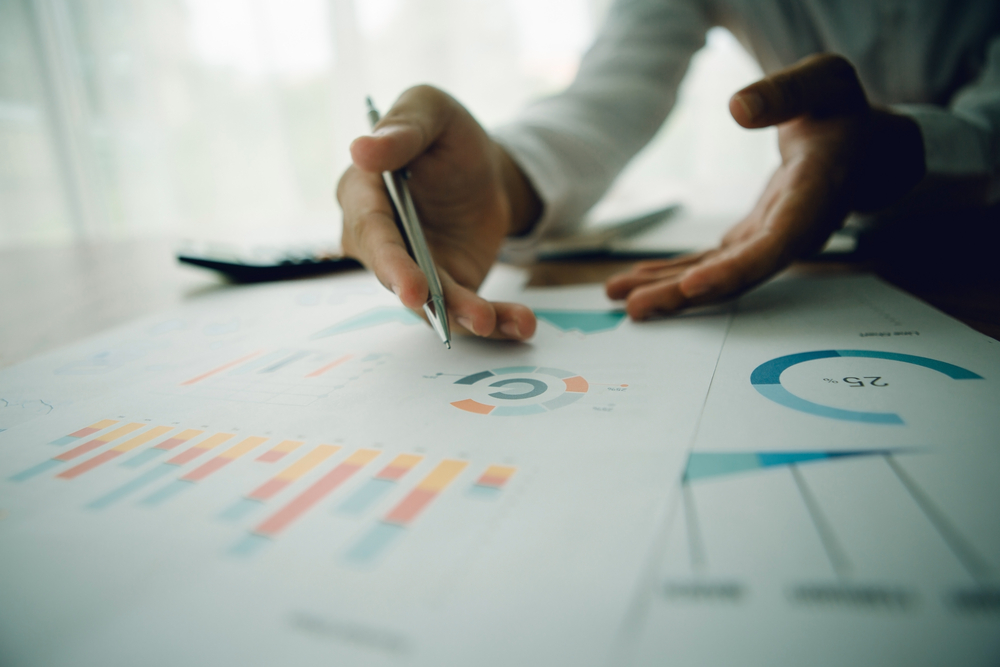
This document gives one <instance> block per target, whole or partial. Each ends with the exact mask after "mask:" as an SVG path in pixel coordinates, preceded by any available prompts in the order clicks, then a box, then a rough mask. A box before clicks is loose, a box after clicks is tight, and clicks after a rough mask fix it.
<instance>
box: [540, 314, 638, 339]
mask: <svg viewBox="0 0 1000 667" xmlns="http://www.w3.org/2000/svg"><path fill="white" fill-rule="evenodd" d="M535 316H536V317H537V318H538V319H540V320H542V321H543V322H547V323H548V324H551V325H552V326H554V327H555V328H556V329H559V330H560V331H566V332H570V331H578V332H580V333H582V334H595V333H600V332H602V331H610V330H611V329H615V328H617V327H618V325H619V324H621V323H622V320H624V319H625V311H624V310H554V309H538V310H536V311H535Z"/></svg>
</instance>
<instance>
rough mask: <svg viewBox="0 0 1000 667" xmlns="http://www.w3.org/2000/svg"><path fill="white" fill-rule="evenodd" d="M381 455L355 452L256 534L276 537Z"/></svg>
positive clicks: (258, 528)
mask: <svg viewBox="0 0 1000 667" xmlns="http://www.w3.org/2000/svg"><path fill="white" fill-rule="evenodd" d="M379 454H381V452H380V451H378V450H377V449H359V450H358V451H356V452H354V453H353V454H351V455H350V456H349V457H347V459H346V460H345V461H344V462H343V463H341V464H340V465H338V466H337V467H335V468H334V469H333V470H331V471H330V472H328V473H326V474H325V475H323V476H322V477H320V478H319V479H318V480H316V482H314V483H313V485H312V486H310V487H309V488H307V489H306V490H305V491H303V492H302V493H300V494H299V495H298V496H296V497H295V498H293V499H292V500H291V501H290V502H289V503H288V504H287V505H285V506H284V507H282V508H281V509H280V510H278V511H277V512H275V513H274V514H272V515H271V516H270V517H269V518H268V519H266V520H265V521H264V522H263V523H261V524H260V525H259V526H257V528H256V529H255V530H254V532H255V533H257V534H258V535H264V536H265V537H274V536H275V535H277V534H278V533H279V532H281V531H282V530H284V529H285V528H287V527H288V525H289V524H291V523H292V522H293V521H295V520H296V519H298V518H299V517H300V516H302V515H303V514H305V513H306V512H307V511H308V510H309V509H310V508H312V507H313V505H315V504H316V503H318V502H319V501H321V500H323V498H325V497H326V496H327V495H328V494H329V493H330V492H332V491H333V490H334V489H336V488H337V487H338V486H340V485H341V484H343V483H344V482H346V481H347V480H348V479H350V478H351V476H352V475H354V473H356V472H357V471H359V470H361V468H363V467H364V466H365V465H367V464H368V463H369V462H370V461H372V460H373V459H374V458H375V457H377V456H378V455H379Z"/></svg>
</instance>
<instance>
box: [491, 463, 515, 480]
mask: <svg viewBox="0 0 1000 667" xmlns="http://www.w3.org/2000/svg"><path fill="white" fill-rule="evenodd" d="M515 472H517V468H515V467H514V466H497V465H492V466H490V467H489V468H487V469H486V472H484V473H483V477H500V478H501V479H510V476H511V475H513V474H514V473H515Z"/></svg>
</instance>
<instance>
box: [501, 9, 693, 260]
mask: <svg viewBox="0 0 1000 667" xmlns="http://www.w3.org/2000/svg"><path fill="white" fill-rule="evenodd" d="M709 27H710V23H709V21H708V18H707V17H706V16H705V14H704V12H703V10H702V8H701V7H700V6H699V4H698V3H697V2H695V1H694V0H668V1H664V0H618V2H616V3H615V5H614V6H613V7H612V9H611V11H610V13H609V16H608V18H607V20H606V22H605V24H604V26H603V27H602V29H601V31H600V34H599V35H598V37H597V40H596V41H595V42H594V44H593V46H591V47H590V50H589V51H588V52H587V54H586V55H585V56H584V58H583V60H582V62H581V64H580V70H579V72H578V73H577V76H576V78H575V80H574V81H573V83H572V84H571V85H570V86H569V88H567V89H566V90H565V91H564V92H562V93H560V94H558V95H555V96H553V97H549V98H546V99H543V100H540V101H538V102H536V103H534V104H532V105H531V106H529V107H528V108H527V109H526V110H525V111H524V112H523V113H522V114H521V115H520V116H519V117H518V118H517V120H516V121H514V122H513V123H511V124H509V125H505V126H503V127H500V128H498V129H496V130H495V131H494V132H493V137H494V139H496V140H497V141H498V142H499V143H500V144H501V145H502V146H503V147H504V148H505V149H506V150H507V152H508V153H509V154H510V156H511V157H512V158H513V159H514V161H515V162H516V163H517V164H518V165H519V166H520V167H521V169H522V170H523V171H524V173H525V175H526V176H527V177H528V180H529V181H531V183H532V185H533V186H534V187H535V190H536V191H537V193H538V195H539V197H540V199H541V200H542V203H543V205H544V212H543V215H542V218H541V220H540V221H539V222H538V223H537V224H536V225H535V227H534V229H533V230H532V232H531V233H530V234H528V235H526V236H524V237H522V238H512V239H509V240H508V245H507V247H506V249H505V250H506V251H507V252H508V253H509V254H511V253H513V254H517V253H518V252H519V251H521V250H526V249H529V248H530V247H531V246H533V245H534V243H535V242H536V241H537V240H538V239H539V238H540V237H542V236H544V235H547V234H551V233H553V232H560V231H564V230H566V229H568V228H571V227H572V226H573V225H574V224H576V223H577V222H578V221H579V220H580V219H581V218H582V216H583V215H584V213H585V212H586V211H587V210H588V209H589V208H590V207H591V206H593V205H594V204H595V203H596V202H597V200H598V199H600V197H601V196H602V195H603V194H604V192H605V191H606V190H607V189H608V187H609V186H610V185H611V183H612V181H613V180H614V179H615V177H616V176H617V175H618V174H619V173H620V172H621V170H622V169H623V168H624V167H625V165H626V163H627V162H628V161H629V160H630V159H631V158H632V157H633V156H634V155H635V154H636V153H637V152H638V151H639V150H640V149H641V148H642V147H643V146H644V145H645V144H646V143H647V142H648V141H649V140H650V139H651V138H652V137H653V135H654V134H655V133H656V131H657V130H658V129H659V127H660V125H661V124H662V123H663V121H664V120H665V119H666V117H667V114H668V113H669V112H670V110H671V108H673V105H674V101H675V99H676V94H677V88H678V86H679V85H680V82H681V79H682V78H683V77H684V74H685V72H686V70H687V67H688V63H689V61H690V59H691V56H692V55H693V54H694V53H695V52H696V51H697V50H698V49H700V48H701V47H702V46H703V45H704V43H705V33H706V32H707V31H708V28H709Z"/></svg>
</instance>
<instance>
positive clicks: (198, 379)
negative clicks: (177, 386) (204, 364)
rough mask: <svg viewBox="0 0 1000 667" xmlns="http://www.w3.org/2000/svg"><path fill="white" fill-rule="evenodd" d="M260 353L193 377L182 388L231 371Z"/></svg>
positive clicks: (258, 352) (253, 353) (183, 383)
mask: <svg viewBox="0 0 1000 667" xmlns="http://www.w3.org/2000/svg"><path fill="white" fill-rule="evenodd" d="M260 353H261V350H257V351H256V352H252V353H250V354H248V355H247V356H245V357H240V358H239V359H236V360H235V361H230V362H229V363H228V364H222V365H221V366H219V367H218V368H213V369H212V370H210V371H209V372H207V373H202V374H201V375H199V376H197V377H193V378H191V379H190V380H185V381H184V382H181V386H187V385H192V384H197V383H198V382H201V381H202V380H204V379H205V378H209V377H212V376H213V375H215V374H216V373H221V372H222V371H224V370H227V369H230V368H232V367H233V366H239V365H240V364H242V363H243V362H244V361H248V360H250V359H253V358H254V357H256V356H257V355H258V354H260Z"/></svg>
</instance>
